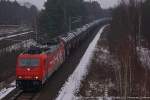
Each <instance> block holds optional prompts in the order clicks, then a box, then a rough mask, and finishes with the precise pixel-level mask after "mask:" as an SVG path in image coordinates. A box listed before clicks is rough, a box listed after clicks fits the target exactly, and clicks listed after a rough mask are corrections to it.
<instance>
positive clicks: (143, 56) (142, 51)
mask: <svg viewBox="0 0 150 100" xmlns="http://www.w3.org/2000/svg"><path fill="white" fill-rule="evenodd" d="M137 53H138V56H139V58H140V61H141V63H142V64H143V65H144V66H145V67H146V68H149V69H150V50H149V49H148V48H143V47H137Z"/></svg>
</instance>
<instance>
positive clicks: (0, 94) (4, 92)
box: [0, 81, 16, 100]
mask: <svg viewBox="0 0 150 100" xmlns="http://www.w3.org/2000/svg"><path fill="white" fill-rule="evenodd" d="M15 84H16V82H15V81H13V82H12V83H10V84H9V87H5V88H3V89H2V90H0V100H2V99H3V98H4V97H5V96H6V95H8V94H9V93H10V92H11V91H13V90H14V89H15V88H16V85H15Z"/></svg>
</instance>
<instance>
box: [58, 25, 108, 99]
mask: <svg viewBox="0 0 150 100" xmlns="http://www.w3.org/2000/svg"><path fill="white" fill-rule="evenodd" d="M107 26H108V25H105V26H103V27H102V28H101V29H100V31H99V32H98V34H97V35H96V36H95V38H94V40H93V41H92V42H91V43H90V45H89V47H88V49H87V50H86V52H85V54H84V56H83V57H82V59H81V61H80V63H79V64H78V66H77V68H76V69H75V71H74V72H73V74H72V75H71V76H70V77H69V79H68V80H67V82H66V83H65V84H64V86H63V87H62V88H61V90H60V91H59V95H58V97H57V98H56V100H74V99H75V98H76V97H75V94H76V93H77V92H78V91H79V88H80V83H81V81H82V80H83V79H84V77H85V76H86V75H87V73H88V67H89V66H88V65H89V64H90V61H91V58H92V56H93V53H94V50H95V47H96V44H97V42H98V40H99V38H100V36H101V34H102V32H103V30H104V29H105V27H107Z"/></svg>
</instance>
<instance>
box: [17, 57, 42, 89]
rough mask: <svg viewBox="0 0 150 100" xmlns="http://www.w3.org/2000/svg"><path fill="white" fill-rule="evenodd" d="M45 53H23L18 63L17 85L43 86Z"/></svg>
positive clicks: (27, 86) (25, 86) (20, 86)
mask: <svg viewBox="0 0 150 100" xmlns="http://www.w3.org/2000/svg"><path fill="white" fill-rule="evenodd" d="M44 58H45V57H44V55H39V54H37V55H31V54H21V55H19V57H18V60H17V65H16V85H17V87H19V88H21V89H28V88H29V89H30V88H32V87H34V88H39V87H41V86H42V77H43V71H42V66H43V65H44Z"/></svg>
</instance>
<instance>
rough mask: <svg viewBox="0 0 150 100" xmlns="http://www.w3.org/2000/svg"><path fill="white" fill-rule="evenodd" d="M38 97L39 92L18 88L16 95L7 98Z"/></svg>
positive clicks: (8, 99) (23, 99) (17, 99)
mask: <svg viewBox="0 0 150 100" xmlns="http://www.w3.org/2000/svg"><path fill="white" fill-rule="evenodd" d="M37 97H38V92H29V91H28V92H24V91H22V90H18V91H17V92H16V93H14V95H12V96H10V97H9V98H7V100H36V98H37Z"/></svg>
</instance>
